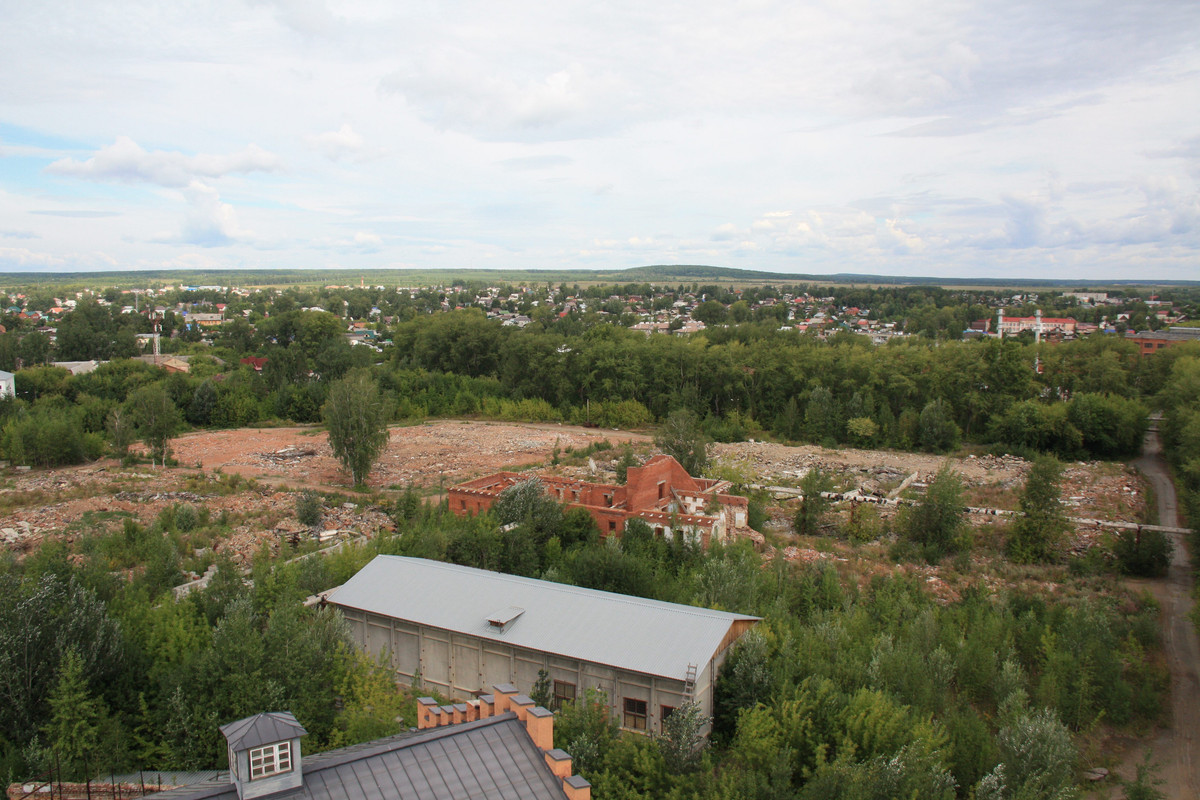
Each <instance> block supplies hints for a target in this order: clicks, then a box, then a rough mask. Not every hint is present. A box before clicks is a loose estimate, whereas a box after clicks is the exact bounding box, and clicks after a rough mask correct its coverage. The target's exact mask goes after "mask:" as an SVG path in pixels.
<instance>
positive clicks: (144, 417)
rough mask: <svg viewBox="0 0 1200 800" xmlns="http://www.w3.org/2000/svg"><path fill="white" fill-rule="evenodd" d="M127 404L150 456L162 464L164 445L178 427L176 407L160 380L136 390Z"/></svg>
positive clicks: (168, 441) (166, 444)
mask: <svg viewBox="0 0 1200 800" xmlns="http://www.w3.org/2000/svg"><path fill="white" fill-rule="evenodd" d="M128 405H129V409H130V412H131V415H132V417H133V420H134V424H135V426H136V429H137V431H138V434H139V435H140V436H141V437H142V440H143V441H144V442H145V443H146V446H147V447H149V448H150V457H151V458H152V459H153V460H156V461H161V462H163V463H164V465H165V463H166V458H167V446H168V444H169V443H170V441H171V439H172V438H173V437H174V436H175V432H176V431H177V430H178V428H179V424H180V419H179V409H177V408H176V407H175V403H174V402H173V401H172V400H171V397H170V395H168V394H167V391H166V389H165V388H164V386H163V385H162V384H161V383H155V384H150V385H148V386H143V387H142V388H140V389H138V390H137V391H135V392H134V393H133V394H132V395H130V397H129V401H128Z"/></svg>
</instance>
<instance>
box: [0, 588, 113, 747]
mask: <svg viewBox="0 0 1200 800" xmlns="http://www.w3.org/2000/svg"><path fill="white" fill-rule="evenodd" d="M68 652H73V653H75V656H76V657H77V658H78V659H79V660H80V663H81V667H82V668H81V674H83V675H86V676H87V678H88V680H89V682H90V684H91V685H92V686H95V687H102V686H106V685H107V687H108V688H109V689H110V690H115V689H116V688H117V687H118V686H119V685H120V681H119V680H118V677H119V676H121V675H122V673H123V671H124V669H125V665H126V664H127V661H126V659H125V655H124V643H123V639H122V636H121V631H120V628H119V627H118V625H117V624H116V622H115V621H114V620H113V619H112V618H111V617H110V616H109V614H108V611H107V608H106V607H105V605H104V603H103V602H102V601H101V600H100V599H99V598H98V597H96V595H95V593H94V592H92V591H90V590H89V589H86V588H84V587H83V586H82V585H81V584H80V583H79V581H78V580H77V579H76V578H75V577H74V576H71V575H69V574H68V575H66V576H63V575H59V574H54V573H46V574H43V575H41V576H35V575H30V576H29V577H27V578H26V579H25V580H20V579H19V578H18V577H17V576H15V575H11V574H10V575H0V730H3V731H5V732H6V734H7V735H8V736H11V737H12V738H13V739H14V740H15V741H17V742H26V741H28V740H29V738H30V737H31V736H32V734H33V733H34V731H35V730H37V728H38V727H39V725H40V721H42V720H46V719H49V718H50V713H49V705H48V703H49V698H50V693H51V691H52V689H53V687H54V685H55V683H56V681H57V680H58V676H59V672H60V669H61V665H62V663H63V659H64V658H65V657H66V654H67V653H68Z"/></svg>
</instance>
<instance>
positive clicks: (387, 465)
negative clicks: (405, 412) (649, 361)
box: [171, 420, 649, 489]
mask: <svg viewBox="0 0 1200 800" xmlns="http://www.w3.org/2000/svg"><path fill="white" fill-rule="evenodd" d="M604 439H607V440H608V441H609V442H611V443H612V444H614V445H616V444H619V443H621V442H626V441H633V442H644V441H648V440H649V437H647V436H644V435H641V434H635V433H628V432H625V431H611V430H609V431H602V430H599V429H595V428H580V427H573V426H569V425H518V424H505V423H498V422H468V421H455V420H450V421H440V422H431V423H427V424H424V425H413V426H409V427H398V428H392V429H391V435H390V439H389V441H388V447H387V450H386V451H385V452H384V454H383V457H382V458H380V459H379V463H378V464H377V465H376V467H375V469H374V470H373V471H372V472H371V476H370V479H369V480H368V484H369V485H370V486H371V487H372V488H376V489H382V488H387V487H391V486H402V485H405V484H409V483H413V484H416V485H419V486H426V487H429V486H437V485H439V483H441V484H444V485H446V486H449V485H451V484H454V483H458V482H460V481H464V480H467V479H469V478H473V477H476V476H478V475H483V474H486V473H488V472H494V471H497V470H502V469H520V468H522V467H526V466H529V465H531V464H537V463H540V462H544V461H547V460H548V459H549V458H550V457H551V454H552V451H553V449H554V448H555V447H556V446H557V447H559V448H560V449H561V450H563V451H565V450H566V449H567V448H573V449H576V450H581V449H584V448H586V447H587V446H588V445H590V444H593V443H595V442H599V441H601V440H604ZM171 447H172V450H174V452H175V457H176V458H177V459H178V460H179V463H180V464H181V465H183V466H199V467H200V468H201V469H205V470H214V469H219V470H221V471H222V472H236V473H238V474H240V475H243V476H245V477H248V478H255V479H258V480H260V481H267V482H276V481H283V482H287V483H289V484H291V485H298V486H300V485H302V486H320V487H323V488H329V487H344V488H348V483H349V476H348V475H347V474H346V472H345V470H343V469H342V467H341V465H340V464H338V462H337V460H336V459H335V458H334V457H333V451H332V450H331V449H330V447H329V442H328V438H327V436H326V434H325V432H324V431H320V430H316V429H313V428H267V429H239V430H231V431H205V432H202V433H194V434H191V435H188V436H183V437H181V438H179V439H176V440H175V441H174V442H172V444H171Z"/></svg>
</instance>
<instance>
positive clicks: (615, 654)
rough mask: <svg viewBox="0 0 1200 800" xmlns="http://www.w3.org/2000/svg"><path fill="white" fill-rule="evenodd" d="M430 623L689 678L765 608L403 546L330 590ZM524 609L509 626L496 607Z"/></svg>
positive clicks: (372, 608)
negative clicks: (495, 621)
mask: <svg viewBox="0 0 1200 800" xmlns="http://www.w3.org/2000/svg"><path fill="white" fill-rule="evenodd" d="M329 602H331V603H333V604H334V605H336V606H342V607H344V608H353V609H360V610H362V611H369V612H372V613H374V614H380V615H382V616H385V617H393V618H395V619H402V620H406V621H408V622H414V623H417V624H420V625H428V626H430V627H433V628H441V629H442V630H448V631H453V632H455V633H463V634H468V635H471V636H477V637H479V638H483V639H492V640H494V641H498V642H506V643H508V644H511V645H515V646H517V647H525V648H528V649H530V650H536V651H539V652H543V653H553V654H556V655H561V656H566V657H568V658H578V659H580V660H582V661H590V662H592V663H593V664H606V665H608V666H612V667H618V668H620V669H627V670H630V671H633V672H641V673H643V674H646V675H659V676H662V677H664V678H673V679H675V680H680V681H682V680H684V678H685V676H686V675H687V671H688V666H689V665H691V664H695V665H697V666H699V667H700V668H701V669H703V667H704V665H705V664H707V663H708V662H709V661H710V660H711V659H712V658H713V657H714V656H716V655H717V653H718V652H719V651H720V648H721V646H722V645H723V644H724V643H726V642H727V640H728V637H729V632H730V628H731V627H732V626H733V624H734V623H735V622H741V621H757V620H758V619H759V618H758V617H752V616H749V615H746V614H730V613H728V612H726V611H712V610H710V609H707V608H697V607H695V606H685V605H680V604H678V603H664V602H662V601H660V600H648V599H646V598H642V597H631V596H629V595H624V594H614V593H612V592H601V591H597V590H595V589H584V588H582V587H579V586H570V585H568V584H565V583H554V582H553V581H541V580H535V579H533V578H522V577H519V576H516V575H503V574H501V573H499V572H489V571H487V570H482V569H475V568H473V567H463V566H459V565H457V564H445V563H442V562H440V561H428V560H426V559H423V558H407V557H403V556H376V557H375V558H374V559H372V560H371V562H370V563H369V564H367V565H366V566H365V567H363V568H362V569H361V570H359V572H358V574H357V575H355V576H354V577H353V578H351V579H350V580H348V581H346V583H345V584H344V585H343V586H342V587H341V588H340V589H338V591H337V594H335V595H333V596H331V597H330V598H329ZM510 606H512V607H516V608H521V609H525V611H524V612H523V613H522V614H520V615H519V616H516V617H514V618H513V619H511V620H510V621H509V622H508V624H507V625H505V626H504V627H503V628H502V629H501V628H498V627H496V626H495V625H492V624H491V623H490V622H489V620H490V619H492V617H494V616H495V611H496V609H498V608H500V609H504V608H509V607H510Z"/></svg>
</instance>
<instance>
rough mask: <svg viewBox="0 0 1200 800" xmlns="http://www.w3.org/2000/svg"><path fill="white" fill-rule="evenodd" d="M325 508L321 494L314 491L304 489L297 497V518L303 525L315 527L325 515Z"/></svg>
mask: <svg viewBox="0 0 1200 800" xmlns="http://www.w3.org/2000/svg"><path fill="white" fill-rule="evenodd" d="M324 513H325V509H324V506H323V504H322V502H321V495H319V494H317V493H316V492H314V491H311V490H309V491H304V492H301V493H300V496H299V497H297V498H296V519H297V520H299V522H300V524H301V525H307V526H308V527H310V528H315V527H316V526H317V525H320V524H321V517H322V516H323V515H324Z"/></svg>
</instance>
